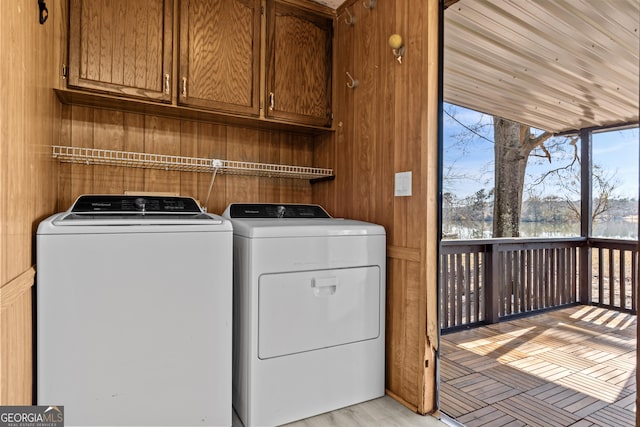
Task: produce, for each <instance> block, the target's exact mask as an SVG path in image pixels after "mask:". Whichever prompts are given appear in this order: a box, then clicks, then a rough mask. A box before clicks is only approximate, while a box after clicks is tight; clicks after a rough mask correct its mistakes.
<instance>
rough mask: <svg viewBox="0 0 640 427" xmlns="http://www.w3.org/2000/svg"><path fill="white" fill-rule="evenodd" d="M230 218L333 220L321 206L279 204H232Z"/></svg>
mask: <svg viewBox="0 0 640 427" xmlns="http://www.w3.org/2000/svg"><path fill="white" fill-rule="evenodd" d="M227 211H228V214H229V217H230V218H331V215H329V214H328V213H327V211H325V210H324V209H323V208H322V207H321V206H319V205H296V204H277V203H232V204H231V205H229V207H228V208H227Z"/></svg>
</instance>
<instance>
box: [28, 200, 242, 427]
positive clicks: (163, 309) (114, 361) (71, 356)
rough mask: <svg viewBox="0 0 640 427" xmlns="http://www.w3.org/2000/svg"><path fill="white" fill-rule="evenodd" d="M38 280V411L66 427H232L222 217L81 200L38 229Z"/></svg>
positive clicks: (155, 205) (183, 206) (228, 269)
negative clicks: (46, 410)
mask: <svg viewBox="0 0 640 427" xmlns="http://www.w3.org/2000/svg"><path fill="white" fill-rule="evenodd" d="M37 271H38V275H37V286H36V292H37V309H36V313H37V401H38V404H40V405H63V406H64V410H65V425H68V426H231V424H232V407H231V366H232V363H231V343H232V341H231V333H232V324H231V321H232V313H231V311H232V291H233V289H232V278H231V273H232V230H231V223H230V222H229V221H228V220H225V219H224V218H222V217H219V216H215V215H210V214H206V213H203V212H202V211H201V210H200V208H199V207H198V205H197V203H196V202H195V200H193V199H190V198H182V197H180V198H178V197H135V196H102V195H96V196H81V197H80V198H79V199H78V200H77V201H76V202H75V204H74V205H73V206H72V207H71V208H70V209H69V210H68V211H67V212H63V213H60V214H56V215H53V216H51V217H50V218H48V219H46V220H44V221H43V222H41V223H40V225H39V227H38V232H37Z"/></svg>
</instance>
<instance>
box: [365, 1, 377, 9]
mask: <svg viewBox="0 0 640 427" xmlns="http://www.w3.org/2000/svg"><path fill="white" fill-rule="evenodd" d="M377 1H378V0H369V2H368V3H367V2H363V3H362V5H363V6H364V7H365V8H366V9H373V8H374V7H376V3H377Z"/></svg>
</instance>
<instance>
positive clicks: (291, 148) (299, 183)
mask: <svg viewBox="0 0 640 427" xmlns="http://www.w3.org/2000/svg"><path fill="white" fill-rule="evenodd" d="M279 149H280V163H281V164H283V165H295V166H304V165H310V164H312V156H313V154H312V152H311V151H310V150H312V146H310V142H309V139H308V137H306V136H304V135H298V134H295V133H287V134H282V135H281V136H280V145H279ZM278 181H279V183H278V184H279V187H278V190H279V197H278V200H280V201H281V202H285V203H310V202H311V186H310V184H309V181H307V180H300V179H287V178H281V179H279V180H278Z"/></svg>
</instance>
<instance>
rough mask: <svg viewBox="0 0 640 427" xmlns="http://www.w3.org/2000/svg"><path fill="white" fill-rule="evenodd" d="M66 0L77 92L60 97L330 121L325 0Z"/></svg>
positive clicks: (325, 124) (201, 113)
mask: <svg viewBox="0 0 640 427" xmlns="http://www.w3.org/2000/svg"><path fill="white" fill-rule="evenodd" d="M69 1H70V9H69V15H70V27H69V71H68V87H69V88H71V89H80V91H77V90H76V91H58V95H59V97H60V99H61V100H62V101H63V102H72V103H84V104H88V105H91V106H94V107H96V106H98V107H99V106H100V105H101V103H102V104H103V105H104V106H105V107H108V108H123V109H128V110H136V108H137V109H139V110H141V111H144V112H149V111H153V112H154V114H162V113H163V112H164V113H166V114H167V115H168V116H171V117H176V116H178V117H185V118H189V117H192V118H197V119H198V120H209V119H211V120H218V119H220V120H222V121H224V122H225V123H226V122H232V121H233V122H234V123H239V122H243V123H247V124H253V125H257V126H267V127H269V126H271V127H273V126H280V127H286V126H289V127H291V126H296V125H297V126H299V127H305V128H325V129H326V128H331V99H332V89H331V88H332V83H331V71H332V58H333V53H332V43H333V15H334V12H333V11H332V10H331V9H329V8H327V7H326V6H321V5H319V4H318V3H313V2H310V1H306V0H102V1H96V0H69ZM64 92H66V93H64ZM98 93H99V94H98ZM113 95H117V96H113ZM65 97H66V98H65ZM141 101H152V102H151V103H149V102H141ZM157 101H161V103H166V104H170V105H167V106H161V105H162V104H161V103H158V102H157Z"/></svg>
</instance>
